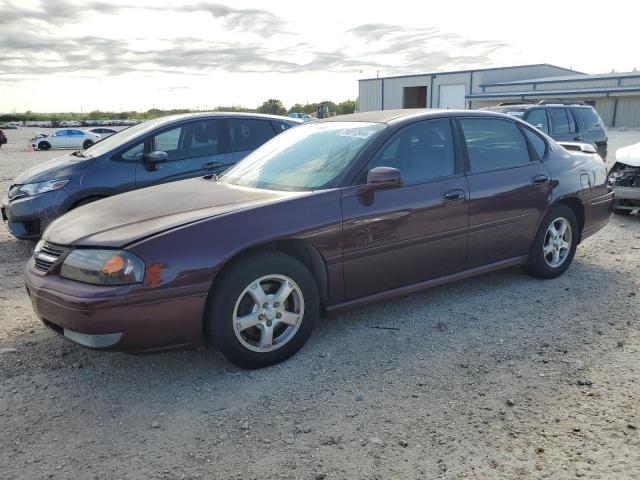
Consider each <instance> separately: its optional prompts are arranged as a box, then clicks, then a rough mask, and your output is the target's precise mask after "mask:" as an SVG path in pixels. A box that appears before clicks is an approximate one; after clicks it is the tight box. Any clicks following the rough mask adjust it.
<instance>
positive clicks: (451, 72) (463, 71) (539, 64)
mask: <svg viewBox="0 0 640 480" xmlns="http://www.w3.org/2000/svg"><path fill="white" fill-rule="evenodd" d="M531 67H553V68H559V69H561V70H565V71H567V72H571V73H574V74H578V75H586V74H584V73H582V72H578V71H577V70H572V69H570V68H565V67H559V66H558V65H553V64H551V63H532V64H529V65H513V66H510V67H489V68H469V69H466V70H450V71H446V72H425V73H414V74H409V75H394V76H390V77H375V78H361V79H360V80H358V81H359V82H366V81H368V80H382V79H387V78H407V77H424V76H428V75H451V74H454V73H468V72H488V71H491V70H511V69H514V68H531Z"/></svg>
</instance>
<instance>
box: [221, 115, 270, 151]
mask: <svg viewBox="0 0 640 480" xmlns="http://www.w3.org/2000/svg"><path fill="white" fill-rule="evenodd" d="M229 134H230V135H231V151H232V152H244V151H247V150H255V149H256V148H258V147H259V146H260V145H262V144H263V143H265V142H266V141H267V140H270V139H271V138H273V137H274V136H275V134H276V132H275V131H274V130H273V128H272V127H271V124H270V123H269V122H268V121H266V120H254V119H252V118H232V119H230V120H229Z"/></svg>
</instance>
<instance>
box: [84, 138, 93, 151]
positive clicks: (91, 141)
mask: <svg viewBox="0 0 640 480" xmlns="http://www.w3.org/2000/svg"><path fill="white" fill-rule="evenodd" d="M91 145H93V140H85V141H84V143H83V144H82V148H84V149H87V148H89V147H90V146H91Z"/></svg>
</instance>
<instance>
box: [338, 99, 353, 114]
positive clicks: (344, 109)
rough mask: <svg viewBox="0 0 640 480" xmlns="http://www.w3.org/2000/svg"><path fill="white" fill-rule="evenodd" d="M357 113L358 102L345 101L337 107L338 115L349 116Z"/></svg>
mask: <svg viewBox="0 0 640 480" xmlns="http://www.w3.org/2000/svg"><path fill="white" fill-rule="evenodd" d="M355 111H356V102H354V101H353V100H345V101H344V102H340V103H339V104H338V105H337V110H336V114H337V115H347V114H349V113H353V112H355Z"/></svg>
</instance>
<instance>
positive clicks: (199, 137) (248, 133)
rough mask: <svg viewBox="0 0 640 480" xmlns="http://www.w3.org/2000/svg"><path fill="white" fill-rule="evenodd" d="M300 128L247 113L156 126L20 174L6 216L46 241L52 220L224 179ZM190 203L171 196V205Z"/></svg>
mask: <svg viewBox="0 0 640 480" xmlns="http://www.w3.org/2000/svg"><path fill="white" fill-rule="evenodd" d="M299 123H302V122H300V121H299V120H295V119H293V118H286V117H279V116H275V115H259V114H245V113H199V114H187V115H176V116H171V117H164V118H159V119H156V120H149V121H147V122H144V123H140V124H138V125H135V126H133V127H129V128H127V129H126V130H122V131H120V132H118V133H116V134H115V135H112V136H110V137H108V138H105V139H103V140H101V141H99V142H97V143H95V144H94V145H93V146H91V147H89V148H87V149H85V150H78V151H76V152H73V153H71V154H67V155H63V156H61V157H58V158H56V159H54V160H50V161H48V162H45V163H42V164H40V165H38V166H36V167H33V168H31V169H29V170H27V171H26V172H24V173H22V174H20V175H18V176H17V177H16V178H15V180H14V181H13V183H12V185H11V186H10V187H9V191H8V192H7V195H6V196H5V197H4V198H3V199H2V217H3V220H5V221H7V222H8V226H9V231H10V232H11V233H12V234H13V235H14V236H16V237H18V238H24V239H29V238H38V237H40V235H42V232H44V229H45V228H46V226H47V225H48V224H49V223H50V222H51V221H52V220H54V219H55V218H57V217H59V216H60V215H63V214H65V213H67V212H68V211H69V210H73V209H74V208H77V207H79V206H82V205H85V204H87V203H91V202H94V201H96V200H100V199H102V198H105V197H110V196H112V195H116V194H118V193H123V192H126V191H129V190H135V189H138V188H143V187H149V186H151V185H157V184H159V183H166V182H173V181H175V180H183V179H185V178H193V177H204V176H213V175H214V174H219V173H222V172H223V171H224V170H226V169H227V168H229V167H230V166H231V165H233V164H235V163H236V162H237V161H238V160H240V159H242V158H243V157H245V156H246V155H247V154H249V153H250V152H251V151H253V150H255V149H256V148H258V147H259V146H260V145H262V144H263V143H265V142H266V141H268V140H270V139H271V138H273V137H275V136H276V135H277V134H278V133H280V132H283V131H284V130H286V129H288V128H289V127H292V126H295V125H298V124H299ZM182 200H183V199H179V198H167V201H168V202H181V201H182ZM131 207H132V209H135V208H138V207H139V206H137V205H132V206H131Z"/></svg>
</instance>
